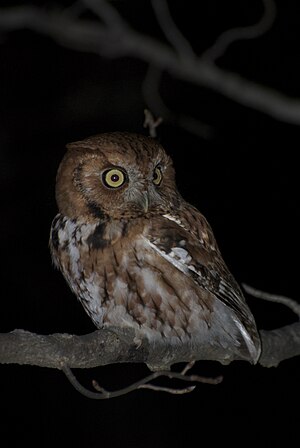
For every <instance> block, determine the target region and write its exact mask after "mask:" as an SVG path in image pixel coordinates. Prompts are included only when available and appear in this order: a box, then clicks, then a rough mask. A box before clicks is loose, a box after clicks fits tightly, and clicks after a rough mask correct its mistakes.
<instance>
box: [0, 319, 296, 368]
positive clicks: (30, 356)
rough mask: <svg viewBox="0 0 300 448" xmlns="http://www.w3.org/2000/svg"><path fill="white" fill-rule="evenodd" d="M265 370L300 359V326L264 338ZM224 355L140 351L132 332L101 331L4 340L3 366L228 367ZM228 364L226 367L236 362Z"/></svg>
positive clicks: (14, 335) (0, 343) (23, 334)
mask: <svg viewBox="0 0 300 448" xmlns="http://www.w3.org/2000/svg"><path fill="white" fill-rule="evenodd" d="M260 335H261V339H262V348H263V350H262V355H261V358H260V361H259V363H260V364H261V365H262V366H264V367H271V366H276V365H277V364H279V363H280V362H281V361H283V360H285V359H289V358H292V357H294V356H298V355H300V323H299V322H297V323H294V324H291V325H288V326H285V327H282V328H279V329H276V330H272V331H264V330H262V331H261V332H260ZM226 355H227V354H226V353H225V352H224V349H222V347H220V348H219V349H215V350H214V351H206V352H205V351H203V348H201V347H197V346H195V347H193V350H192V351H191V348H190V347H187V346H184V345H183V346H181V347H174V346H168V345H163V346H158V345H154V344H149V342H148V341H147V340H144V341H142V344H141V345H140V346H139V347H137V346H136V344H135V343H134V333H133V332H132V331H131V330H123V331H120V330H116V332H113V331H109V330H98V331H95V332H94V333H90V334H87V335H84V336H76V335H69V334H52V335H38V334H34V333H30V332H28V331H24V330H14V331H13V332H11V333H5V334H4V333H3V334H0V363H1V364H30V365H36V366H41V367H50V368H56V369H62V368H63V366H68V367H70V368H90V367H97V366H102V365H106V364H113V363H123V362H132V363H136V362H143V363H147V364H148V365H150V366H151V367H152V368H153V369H154V370H155V369H157V370H158V369H166V368H168V367H169V366H170V365H171V364H175V363H177V362H189V361H190V360H192V359H195V360H215V361H221V362H224V359H225V358H226ZM233 359H234V358H232V359H228V360H227V362H230V361H233Z"/></svg>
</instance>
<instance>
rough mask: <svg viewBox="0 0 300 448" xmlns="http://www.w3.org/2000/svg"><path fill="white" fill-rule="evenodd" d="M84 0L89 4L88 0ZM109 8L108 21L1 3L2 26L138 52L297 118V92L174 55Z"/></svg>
mask: <svg viewBox="0 0 300 448" xmlns="http://www.w3.org/2000/svg"><path fill="white" fill-rule="evenodd" d="M86 3H87V2H86ZM88 3H89V4H91V3H92V2H91V0H89V2H88ZM93 3H95V2H93ZM104 4H106V3H105V2H104V0H101V3H99V6H98V8H97V15H98V16H99V14H100V12H101V11H100V8H101V5H104ZM113 10H114V8H113V7H112V6H111V5H110V6H109V10H108V9H107V4H106V6H105V10H102V17H104V16H105V17H106V19H105V20H106V22H105V24H103V23H102V22H100V21H97V20H95V21H93V20H87V19H83V18H76V17H75V18H74V16H72V15H71V16H70V15H68V14H62V13H61V12H57V11H48V12H46V11H45V10H43V9H41V8H35V7H32V6H20V7H14V8H5V9H4V8H2V9H1V14H0V30H2V31H6V32H8V31H13V30H17V29H24V28H27V29H31V30H34V31H36V32H39V33H42V34H45V35H48V36H51V37H52V38H53V39H55V40H56V41H58V42H59V43H60V44H62V45H65V46H66V47H70V48H73V49H76V50H81V51H88V52H93V53H96V54H100V55H102V56H105V57H110V58H116V57H124V56H126V57H134V58H138V59H141V60H143V61H145V62H146V63H147V64H152V65H153V66H155V67H158V68H159V69H160V70H161V71H168V72H169V73H170V74H172V75H173V76H174V77H176V78H178V79H182V80H184V81H186V82H190V83H193V84H195V85H198V86H202V87H206V88H209V89H212V90H214V91H216V92H218V93H220V94H222V95H224V96H225V97H227V98H230V99H231V100H234V101H236V102H238V103H240V104H242V105H244V106H247V107H250V108H253V109H255V110H257V111H260V112H263V113H265V114H267V115H269V116H272V117H274V118H276V119H278V120H281V121H284V122H288V123H291V124H297V125H299V124H300V100H299V98H296V99H293V98H290V97H288V96H286V95H284V94H283V93H280V92H278V91H276V90H272V89H270V88H267V87H265V86H262V85H259V84H256V83H253V82H251V81H249V80H247V79H245V78H242V77H241V76H239V75H238V74H235V73H231V72H228V71H226V70H223V69H221V68H219V67H217V66H216V65H215V64H212V63H210V62H207V60H206V59H205V58H201V57H196V58H190V57H189V58H184V59H183V58H182V57H180V58H178V55H177V53H176V52H174V50H173V48H171V47H169V46H167V45H164V44H163V43H161V42H158V41H157V40H155V39H153V38H150V37H149V36H146V35H143V34H140V33H137V32H136V31H134V30H133V29H131V28H130V27H129V25H128V24H126V25H124V23H125V22H124V21H123V19H121V18H120V15H119V14H118V13H117V11H116V10H114V11H115V12H113ZM113 16H115V17H117V18H118V20H117V21H114V22H113V23H114V26H112V25H111V21H112V17H113ZM120 24H121V26H120ZM177 40H178V39H177ZM181 42H182V41H181ZM177 46H178V45H177ZM181 52H182V46H181ZM181 56H182V55H181Z"/></svg>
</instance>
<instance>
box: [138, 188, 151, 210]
mask: <svg viewBox="0 0 300 448" xmlns="http://www.w3.org/2000/svg"><path fill="white" fill-rule="evenodd" d="M139 204H140V206H141V207H142V209H143V211H144V212H145V213H147V211H148V209H149V196H148V192H147V191H144V192H143V193H142V194H141V196H140V200H139Z"/></svg>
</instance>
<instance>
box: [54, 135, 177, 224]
mask: <svg viewBox="0 0 300 448" xmlns="http://www.w3.org/2000/svg"><path fill="white" fill-rule="evenodd" d="M67 148H68V151H67V153H66V155H65V157H64V158H63V160H62V162H61V164H60V167H59V169H58V173H57V181H56V200H57V204H58V207H59V211H60V212H61V213H62V214H63V215H65V216H67V217H69V218H71V219H80V218H84V219H86V218H90V219H95V218H96V219H99V218H100V219H101V218H104V217H105V216H108V217H111V218H113V219H121V218H135V217H140V216H153V215H157V214H163V213H168V212H169V211H171V210H172V208H174V207H177V205H178V203H179V193H178V192H177V190H176V186H175V172H174V169H173V166H172V161H171V159H170V157H169V156H167V154H166V153H165V151H164V149H163V148H162V146H161V145H160V144H159V143H158V142H157V141H156V140H154V139H153V138H151V137H144V136H142V135H137V134H128V133H119V132H115V133H105V134H100V135H96V136H93V137H89V138H87V139H85V140H82V141H78V142H74V143H70V144H69V145H67Z"/></svg>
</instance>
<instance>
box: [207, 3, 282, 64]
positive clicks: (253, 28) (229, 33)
mask: <svg viewBox="0 0 300 448" xmlns="http://www.w3.org/2000/svg"><path fill="white" fill-rule="evenodd" d="M263 4H264V12H263V15H262V17H261V18H260V19H259V21H258V22H257V23H255V24H254V25H250V26H244V27H237V28H232V29H230V30H226V31H224V33H222V34H221V35H220V36H219V37H218V38H217V40H216V42H215V43H214V44H213V45H212V46H211V47H210V48H208V49H207V50H205V52H204V53H203V54H202V57H201V58H202V59H205V61H209V62H215V61H216V60H217V59H219V58H220V57H221V56H223V55H224V54H225V52H226V51H227V49H228V47H229V46H230V45H231V44H233V43H234V42H237V41H239V40H246V39H255V38H257V37H259V36H262V35H263V34H265V33H266V32H267V31H268V30H269V29H270V28H271V27H272V25H273V23H274V20H275V18H276V5H275V2H274V1H273V0H263Z"/></svg>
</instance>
